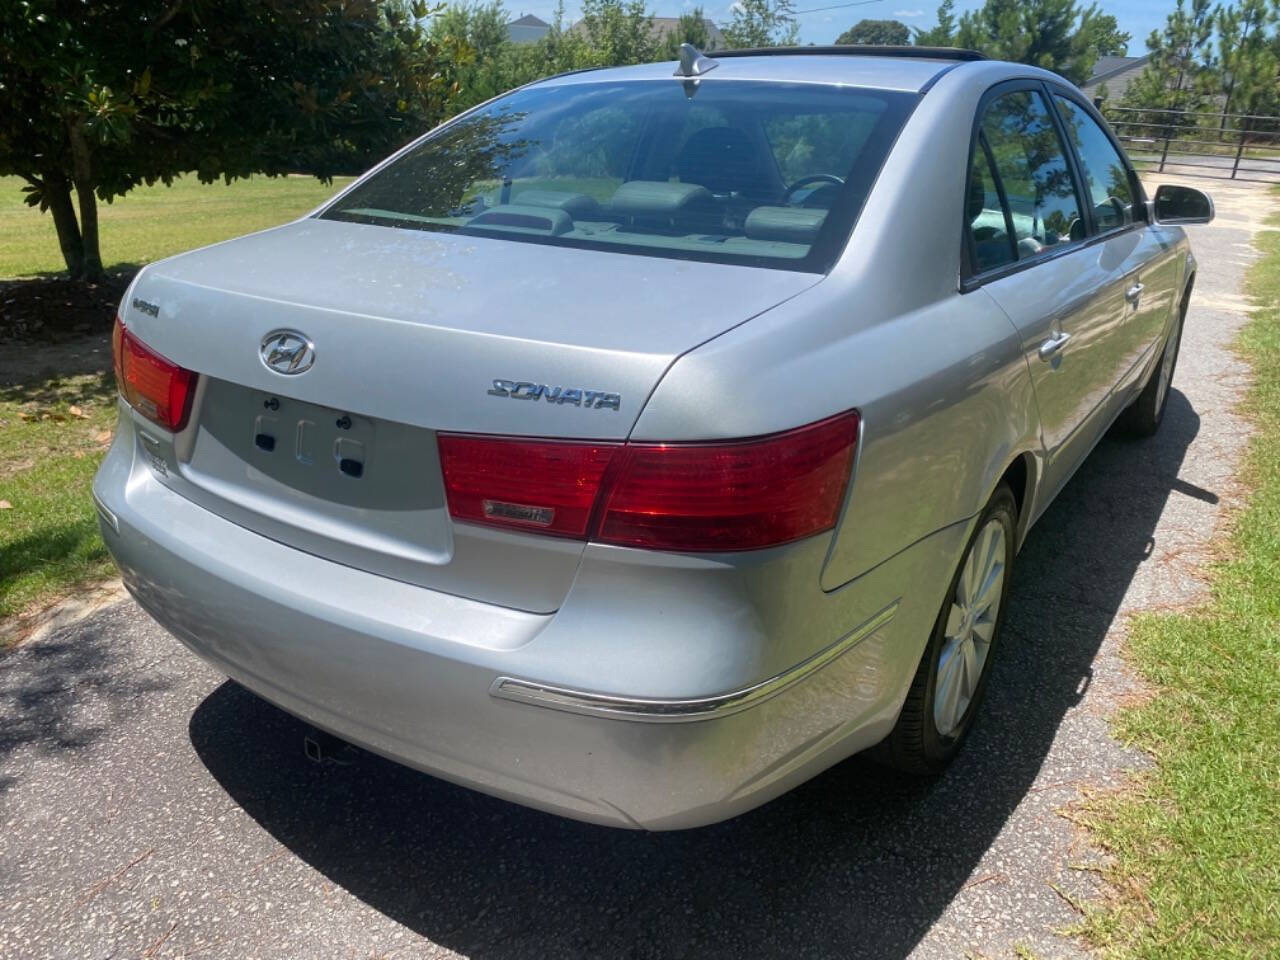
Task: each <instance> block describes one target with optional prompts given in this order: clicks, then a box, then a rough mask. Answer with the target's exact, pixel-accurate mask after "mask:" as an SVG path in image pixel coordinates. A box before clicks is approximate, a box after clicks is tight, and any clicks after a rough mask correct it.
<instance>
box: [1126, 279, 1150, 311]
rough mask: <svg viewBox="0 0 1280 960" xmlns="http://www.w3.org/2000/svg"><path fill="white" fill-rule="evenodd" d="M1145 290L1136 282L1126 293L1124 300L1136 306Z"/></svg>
mask: <svg viewBox="0 0 1280 960" xmlns="http://www.w3.org/2000/svg"><path fill="white" fill-rule="evenodd" d="M1145 289H1146V288H1145V287H1144V286H1143V285H1142V284H1140V283H1136V282H1135V283H1134V285H1133V286H1132V287H1130V288H1129V289H1128V290H1126V291H1125V292H1124V298H1125V299H1126V300H1128V301H1129V302H1130V303H1132V304H1134V305H1135V306H1136V305H1137V303H1138V298H1139V297H1140V296H1142V291H1143V290H1145Z"/></svg>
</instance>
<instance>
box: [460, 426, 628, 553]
mask: <svg viewBox="0 0 1280 960" xmlns="http://www.w3.org/2000/svg"><path fill="white" fill-rule="evenodd" d="M439 442H440V465H441V467H442V469H443V471H444V484H445V489H446V490H447V491H448V495H449V513H450V515H451V516H452V517H453V518H454V519H455V520H469V521H471V522H473V523H486V524H489V525H491V526H496V527H524V528H526V529H529V530H535V531H537V532H540V533H554V534H559V535H561V536H566V537H578V538H582V537H584V536H585V535H586V533H587V525H588V522H589V521H590V519H591V508H592V506H593V505H594V504H595V500H596V492H597V491H598V490H599V488H600V479H601V477H603V476H604V471H605V469H606V468H607V467H608V466H609V463H610V461H611V460H612V459H613V457H614V455H615V454H616V453H617V452H618V450H619V446H618V444H611V443H549V442H547V441H544V440H514V439H511V440H509V439H505V438H501V437H477V436H468V435H464V434H441V435H440V438H439Z"/></svg>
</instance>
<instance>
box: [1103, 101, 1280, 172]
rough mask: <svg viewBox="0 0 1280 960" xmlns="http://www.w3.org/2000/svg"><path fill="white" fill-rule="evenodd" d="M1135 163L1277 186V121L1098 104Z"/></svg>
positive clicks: (1279, 162)
mask: <svg viewBox="0 0 1280 960" xmlns="http://www.w3.org/2000/svg"><path fill="white" fill-rule="evenodd" d="M1099 108H1100V109H1101V110H1102V112H1103V114H1104V115H1105V116H1106V118H1107V120H1108V121H1110V123H1111V127H1112V129H1114V130H1115V132H1116V136H1117V137H1118V138H1119V140H1120V141H1121V143H1123V144H1124V145H1125V149H1126V150H1127V151H1128V153H1129V156H1130V157H1131V158H1132V159H1133V161H1134V163H1136V164H1139V165H1140V166H1142V167H1146V168H1148V169H1154V170H1155V171H1156V172H1159V173H1164V172H1165V170H1166V169H1170V170H1171V171H1172V172H1176V173H1181V174H1185V175H1189V176H1201V177H1214V178H1216V179H1221V180H1249V181H1254V182H1263V183H1280V117H1266V116H1258V115H1255V114H1244V113H1226V114H1224V113H1222V112H1221V111H1208V110H1200V111H1196V110H1166V109H1151V108H1146V107H1113V106H1110V105H1106V104H1099Z"/></svg>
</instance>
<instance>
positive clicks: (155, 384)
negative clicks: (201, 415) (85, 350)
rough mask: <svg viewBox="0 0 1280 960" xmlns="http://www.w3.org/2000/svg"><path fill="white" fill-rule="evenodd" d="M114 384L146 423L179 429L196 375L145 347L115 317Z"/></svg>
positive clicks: (182, 424) (189, 401)
mask: <svg viewBox="0 0 1280 960" xmlns="http://www.w3.org/2000/svg"><path fill="white" fill-rule="evenodd" d="M111 359H112V362H113V363H114V365H115V370H116V383H117V384H118V385H119V387H120V392H121V393H122V394H123V395H124V398H125V400H127V401H128V403H129V405H130V406H131V407H133V408H134V409H135V410H137V411H138V412H139V413H141V414H142V415H143V416H144V417H146V418H147V419H148V420H154V421H155V422H156V423H158V424H160V426H162V427H167V428H168V429H170V430H175V431H176V430H181V429H182V428H183V427H184V426H186V423H187V416H188V414H190V412H191V398H192V395H193V394H194V393H195V385H196V375H195V374H194V373H192V372H191V371H190V370H186V369H184V368H182V367H180V366H178V365H177V364H176V363H171V362H170V361H168V360H166V359H165V358H164V357H162V356H160V354H158V353H156V352H155V351H153V350H151V349H149V348H148V347H146V346H145V345H144V344H143V343H142V341H141V340H139V339H138V338H137V337H135V336H134V335H133V334H131V333H130V332H129V331H128V330H127V329H125V325H124V324H123V323H121V322H120V318H119V317H116V325H115V329H114V330H113V331H112V332H111Z"/></svg>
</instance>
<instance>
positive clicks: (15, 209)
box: [0, 177, 341, 621]
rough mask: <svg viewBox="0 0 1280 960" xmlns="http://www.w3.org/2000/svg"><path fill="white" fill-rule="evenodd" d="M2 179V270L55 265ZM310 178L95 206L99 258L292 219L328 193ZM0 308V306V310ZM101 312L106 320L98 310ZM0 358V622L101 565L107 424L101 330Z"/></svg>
mask: <svg viewBox="0 0 1280 960" xmlns="http://www.w3.org/2000/svg"><path fill="white" fill-rule="evenodd" d="M20 186H21V181H20V180H18V179H17V178H15V177H3V178H0V277H29V276H35V275H38V274H42V273H50V272H56V271H59V270H61V269H62V267H63V264H62V259H61V254H60V253H59V251H58V243H57V238H56V236H55V234H54V230H53V222H52V220H51V219H50V218H49V216H48V215H47V214H41V213H39V212H38V211H36V210H34V209H32V208H30V207H27V206H25V205H24V204H23V203H22V195H21V193H20V192H19V190H20ZM339 186H341V184H340V183H335V184H333V185H329V186H326V185H325V184H322V183H320V182H319V181H318V180H315V179H313V178H310V177H287V178H279V179H274V180H273V179H267V178H255V179H252V180H241V181H237V182H235V183H233V184H232V185H230V186H226V185H223V184H221V183H218V184H212V185H204V184H200V183H198V182H197V181H196V180H194V179H184V180H180V181H178V182H177V183H175V184H174V186H172V187H164V186H155V187H146V188H142V189H139V190H135V191H133V192H132V193H130V194H129V195H127V196H125V197H123V198H121V199H120V200H117V201H116V202H115V203H114V204H111V205H110V206H107V205H105V204H104V205H103V206H102V207H101V219H102V253H103V258H104V261H105V264H106V266H107V267H108V269H111V268H112V267H114V266H124V265H128V264H142V263H148V262H150V261H153V260H158V259H160V258H162V257H166V256H169V255H170V254H173V253H178V252H180V251H183V250H188V249H191V248H192V247H198V246H202V245H204V244H208V243H215V242H217V241H219V240H226V239H228V238H230V237H235V236H239V235H240V234H243V233H248V232H250V231H253V230H260V229H263V228H264V227H269V226H272V225H273V224H277V223H283V222H285V221H286V220H290V219H292V218H294V217H296V216H298V215H300V214H302V213H305V212H306V211H307V210H309V209H311V208H312V207H314V206H316V205H317V204H319V203H320V202H321V201H322V200H324V199H325V198H326V197H328V196H330V195H331V194H332V193H333V192H334V191H335V190H336V189H338V187H339ZM3 309H4V308H3V306H2V305H0V310H3ZM106 319H107V320H109V317H108V318H106ZM2 349H3V350H5V351H6V354H5V355H3V356H0V621H3V620H6V619H8V618H11V617H14V616H16V615H20V614H22V613H24V612H28V611H31V610H33V609H38V608H39V607H40V606H42V605H44V604H47V603H48V602H50V601H52V600H54V599H56V598H58V597H60V596H63V595H65V594H67V593H68V592H70V591H71V590H72V589H74V588H75V587H76V586H77V585H79V584H82V583H86V582H90V581H93V580H95V579H99V578H101V577H103V576H105V575H107V574H108V573H109V572H110V564H109V562H108V559H107V555H106V551H105V549H104V547H103V545H102V541H101V540H100V539H99V537H98V528H97V521H96V519H95V515H94V509H93V504H92V501H91V499H90V496H89V482H90V480H91V479H92V477H93V473H94V471H95V470H96V469H97V466H98V462H99V461H100V460H101V458H102V454H103V452H104V451H105V449H106V446H107V443H108V441H109V438H110V431H111V429H112V427H113V425H114V422H115V385H114V382H113V380H112V378H111V374H110V367H111V359H110V352H109V346H108V344H107V342H106V339H105V338H104V337H98V338H93V339H91V340H86V341H84V342H83V343H77V344H74V345H64V346H62V347H58V346H50V345H42V344H21V345H14V344H8V345H6V346H5V347H3V348H2Z"/></svg>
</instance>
